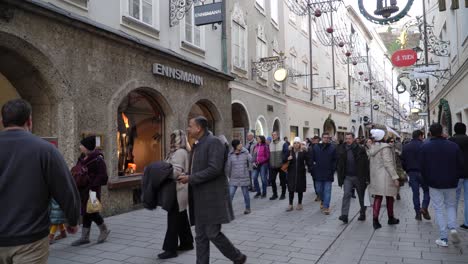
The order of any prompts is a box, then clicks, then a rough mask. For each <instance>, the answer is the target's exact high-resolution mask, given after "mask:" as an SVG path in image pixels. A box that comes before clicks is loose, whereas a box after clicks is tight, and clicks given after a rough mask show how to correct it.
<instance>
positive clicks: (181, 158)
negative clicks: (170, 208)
mask: <svg viewBox="0 0 468 264" xmlns="http://www.w3.org/2000/svg"><path fill="white" fill-rule="evenodd" d="M166 161H167V162H169V163H170V164H172V167H173V169H174V173H173V177H174V180H176V179H177V177H179V175H181V174H182V173H188V171H189V166H190V165H189V153H188V152H187V150H185V149H183V148H180V149H177V150H176V151H174V152H173V153H171V154H170V155H169V157H168V159H167V160H166ZM176 190H177V203H178V204H179V212H182V211H184V210H187V206H188V184H183V183H180V182H176Z"/></svg>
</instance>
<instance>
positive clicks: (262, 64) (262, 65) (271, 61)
mask: <svg viewBox="0 0 468 264" xmlns="http://www.w3.org/2000/svg"><path fill="white" fill-rule="evenodd" d="M284 59H285V57H284V56H282V55H281V54H280V56H272V57H265V58H260V59H259V60H258V61H253V62H252V74H255V73H259V72H269V71H271V70H273V69H275V68H278V67H282V66H283V64H284Z"/></svg>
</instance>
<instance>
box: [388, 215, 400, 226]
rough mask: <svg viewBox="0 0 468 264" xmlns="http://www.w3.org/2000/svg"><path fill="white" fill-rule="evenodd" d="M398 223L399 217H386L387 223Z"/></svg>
mask: <svg viewBox="0 0 468 264" xmlns="http://www.w3.org/2000/svg"><path fill="white" fill-rule="evenodd" d="M399 223H400V219H397V218H395V217H393V216H392V217H389V218H388V224H389V225H398V224H399Z"/></svg>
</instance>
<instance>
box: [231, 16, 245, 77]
mask: <svg viewBox="0 0 468 264" xmlns="http://www.w3.org/2000/svg"><path fill="white" fill-rule="evenodd" d="M246 44H247V30H246V28H245V27H243V26H241V25H240V24H239V23H237V22H236V21H233V22H232V61H233V65H234V66H235V67H237V68H240V69H244V70H245V69H246V68H247V65H246V57H247V52H246V46H247V45H246Z"/></svg>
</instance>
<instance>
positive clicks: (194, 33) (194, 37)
mask: <svg viewBox="0 0 468 264" xmlns="http://www.w3.org/2000/svg"><path fill="white" fill-rule="evenodd" d="M182 35H183V38H182V39H183V41H184V42H186V43H190V44H192V45H193V46H196V47H198V48H201V49H204V44H205V43H204V32H203V27H197V26H196V25H195V16H194V8H193V6H192V8H191V9H190V10H189V11H188V12H187V13H185V17H184V19H183V23H182Z"/></svg>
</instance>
